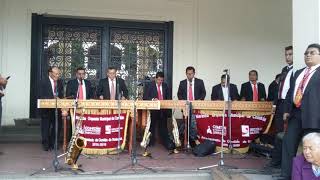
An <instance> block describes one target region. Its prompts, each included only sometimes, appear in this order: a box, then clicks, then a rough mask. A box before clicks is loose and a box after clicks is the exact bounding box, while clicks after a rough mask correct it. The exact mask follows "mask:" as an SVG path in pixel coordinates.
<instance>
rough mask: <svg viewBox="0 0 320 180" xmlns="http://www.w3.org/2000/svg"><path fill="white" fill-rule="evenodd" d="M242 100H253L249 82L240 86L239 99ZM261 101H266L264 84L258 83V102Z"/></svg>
mask: <svg viewBox="0 0 320 180" xmlns="http://www.w3.org/2000/svg"><path fill="white" fill-rule="evenodd" d="M242 98H244V99H245V100H246V101H252V100H253V91H252V87H251V83H250V81H248V82H246V83H243V84H242V85H241V91H240V99H242ZM263 99H264V100H266V90H265V87H264V84H262V83H260V82H258V100H259V101H261V100H263Z"/></svg>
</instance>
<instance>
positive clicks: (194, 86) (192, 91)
mask: <svg viewBox="0 0 320 180" xmlns="http://www.w3.org/2000/svg"><path fill="white" fill-rule="evenodd" d="M195 73H196V72H195V69H194V67H192V66H189V67H187V68H186V75H187V79H185V80H182V81H180V84H179V88H178V99H179V100H190V101H193V100H204V98H205V97H206V89H205V87H204V83H203V80H202V79H198V78H195V77H194V75H195Z"/></svg>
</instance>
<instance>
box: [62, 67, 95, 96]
mask: <svg viewBox="0 0 320 180" xmlns="http://www.w3.org/2000/svg"><path fill="white" fill-rule="evenodd" d="M85 76H86V70H85V69H84V68H83V67H79V68H77V70H76V79H72V80H70V81H68V84H67V89H66V97H70V98H73V99H76V98H78V99H79V100H86V99H92V98H93V92H92V88H91V83H90V81H88V80H86V79H84V78H85Z"/></svg>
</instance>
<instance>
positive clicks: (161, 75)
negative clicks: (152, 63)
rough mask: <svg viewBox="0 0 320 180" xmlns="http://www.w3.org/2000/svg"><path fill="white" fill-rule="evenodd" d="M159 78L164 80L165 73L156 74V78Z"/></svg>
mask: <svg viewBox="0 0 320 180" xmlns="http://www.w3.org/2000/svg"><path fill="white" fill-rule="evenodd" d="M158 77H162V78H164V73H163V72H160V71H159V72H157V74H156V78H158Z"/></svg>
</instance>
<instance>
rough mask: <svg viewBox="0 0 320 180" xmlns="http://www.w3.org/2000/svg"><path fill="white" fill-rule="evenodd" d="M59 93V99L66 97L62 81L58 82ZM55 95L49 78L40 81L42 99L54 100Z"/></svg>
mask: <svg viewBox="0 0 320 180" xmlns="http://www.w3.org/2000/svg"><path fill="white" fill-rule="evenodd" d="M57 93H58V97H59V98H63V97H64V93H63V82H62V80H61V79H59V80H58V81H57ZM53 98H54V94H53V91H52V86H51V82H50V79H49V77H46V78H44V79H42V80H41V81H40V99H53Z"/></svg>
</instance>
